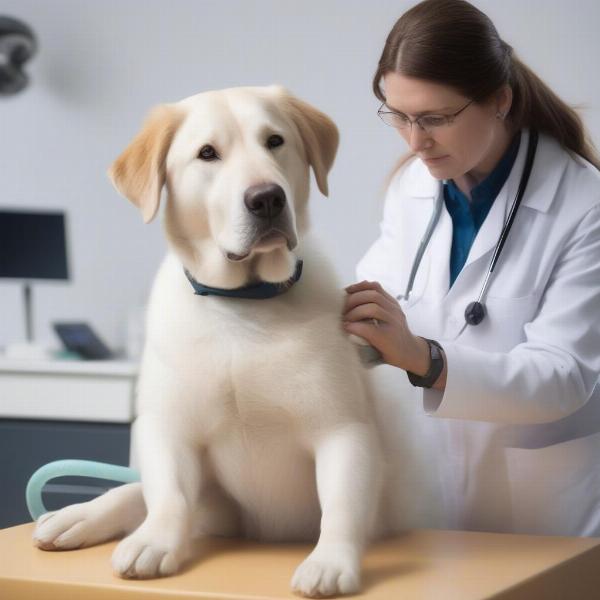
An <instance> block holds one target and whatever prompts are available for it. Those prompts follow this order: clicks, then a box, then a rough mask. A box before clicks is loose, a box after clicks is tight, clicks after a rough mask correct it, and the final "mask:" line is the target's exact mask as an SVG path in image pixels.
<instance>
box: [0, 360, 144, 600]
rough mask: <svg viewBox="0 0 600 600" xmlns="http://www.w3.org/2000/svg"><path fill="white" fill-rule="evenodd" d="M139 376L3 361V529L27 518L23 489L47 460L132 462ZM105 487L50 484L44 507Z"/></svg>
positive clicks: (120, 365) (94, 366) (65, 364)
mask: <svg viewBox="0 0 600 600" xmlns="http://www.w3.org/2000/svg"><path fill="white" fill-rule="evenodd" d="M136 375H137V365H136V364H135V363H129V362H124V361H64V360H63V361H59V360H54V361H52V360H46V361H41V360H38V361H26V360H9V359H6V358H0V456H2V457H3V460H0V489H1V490H2V493H1V494H0V527H9V526H11V525H17V524H18V523H26V522H27V521H29V519H30V517H29V513H28V511H27V508H26V506H25V486H26V484H27V481H28V479H29V477H30V476H31V475H32V474H33V473H34V472H35V471H36V470H37V469H38V468H39V467H41V466H42V465H44V464H46V463H48V462H52V461H54V460H60V459H66V458H80V459H87V460H97V461H100V462H108V463H115V464H120V465H127V464H129V462H130V437H131V435H130V428H131V427H130V424H131V421H132V420H133V416H134V386H135V379H136ZM84 484H85V485H84ZM106 485H107V484H106V482H104V481H102V480H89V479H88V480H81V479H78V478H61V480H60V482H58V481H55V483H52V484H50V485H48V486H46V488H45V489H46V493H45V494H44V495H45V500H46V506H47V508H48V509H49V510H54V509H56V508H59V507H61V506H65V505H66V504H73V503H75V502H83V501H86V500H90V499H91V498H92V497H94V496H96V495H98V494H100V493H102V492H103V491H105V489H106ZM0 598H2V596H1V595H0Z"/></svg>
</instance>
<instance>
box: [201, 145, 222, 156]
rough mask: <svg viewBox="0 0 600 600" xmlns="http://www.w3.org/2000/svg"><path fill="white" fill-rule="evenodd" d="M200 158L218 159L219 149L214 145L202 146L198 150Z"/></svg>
mask: <svg viewBox="0 0 600 600" xmlns="http://www.w3.org/2000/svg"><path fill="white" fill-rule="evenodd" d="M198 158H199V159H201V160H217V158H219V157H218V155H217V151H216V150H215V149H214V148H213V147H212V146H209V145H208V144H206V145H204V146H202V148H200V152H198Z"/></svg>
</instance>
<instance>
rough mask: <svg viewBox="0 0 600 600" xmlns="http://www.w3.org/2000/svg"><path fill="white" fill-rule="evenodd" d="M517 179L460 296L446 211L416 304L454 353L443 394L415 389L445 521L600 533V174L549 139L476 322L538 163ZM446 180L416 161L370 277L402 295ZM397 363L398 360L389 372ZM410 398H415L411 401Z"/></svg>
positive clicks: (372, 252)
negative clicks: (520, 190) (469, 309)
mask: <svg viewBox="0 0 600 600" xmlns="http://www.w3.org/2000/svg"><path fill="white" fill-rule="evenodd" d="M528 137H529V136H528V132H527V131H524V132H523V136H522V138H521V145H520V148H519V153H518V156H517V158H516V161H515V164H514V166H513V169H512V171H511V174H510V176H509V178H508V180H507V182H506V183H505V185H504V187H503V188H502V190H501V191H500V193H499V195H498V197H497V198H496V199H495V201H494V203H493V205H492V208H491V209H490V212H489V213H488V216H487V218H486V220H485V221H484V223H483V225H482V226H481V229H480V231H479V232H478V234H477V237H476V238H475V241H474V243H473V246H472V248H471V250H470V253H469V256H468V259H467V261H466V263H465V265H464V267H463V269H462V271H461V272H460V274H459V275H458V277H457V279H456V281H455V282H454V284H453V286H452V287H451V288H450V289H449V266H450V247H451V240H452V221H451V217H450V215H449V213H448V212H447V210H446V208H445V206H444V207H443V209H442V214H441V216H440V220H439V222H438V224H437V227H436V229H435V231H434V233H433V236H432V238H431V240H430V243H429V246H428V248H427V251H426V253H425V255H424V256H423V260H422V262H421V265H420V268H419V270H418V273H417V276H416V279H415V282H414V287H413V290H412V293H411V296H410V298H409V300H408V301H404V300H400V306H401V307H402V308H403V310H404V312H405V313H406V316H407V320H408V324H409V327H410V329H411V331H412V332H413V333H414V334H416V335H421V336H424V337H428V338H432V339H436V340H438V341H439V342H440V344H441V345H442V346H443V348H444V350H445V353H446V358H447V364H448V378H447V383H446V388H445V391H444V392H439V391H435V390H433V391H432V390H422V391H419V392H418V396H419V400H420V401H422V405H421V404H419V406H418V408H419V414H420V418H421V425H422V432H421V433H422V435H421V436H419V437H416V438H415V439H417V440H418V441H419V442H418V443H420V444H426V445H427V446H428V450H429V451H430V452H429V456H430V457H431V460H434V461H435V462H436V467H437V473H438V475H437V476H436V485H437V487H436V488H435V489H434V490H430V493H433V494H435V493H439V498H440V503H441V506H440V509H441V513H442V517H441V522H440V524H439V525H440V526H441V527H443V528H451V529H468V530H484V531H502V532H514V533H529V534H548V535H582V536H600V387H599V386H598V385H596V383H597V380H598V375H599V374H600V173H599V172H598V171H597V170H596V169H595V168H594V167H593V166H592V165H590V164H589V163H587V162H586V161H584V160H583V159H580V158H578V157H577V158H574V157H572V156H571V155H570V154H569V153H567V152H566V151H564V150H563V149H562V148H561V147H560V146H559V144H558V143H557V142H556V141H555V140H553V139H552V138H550V137H548V136H545V135H540V139H539V144H538V149H537V155H536V157H535V163H534V166H533V170H532V173H531V177H530V180H529V184H528V187H527V191H526V193H525V195H524V197H523V201H522V203H521V206H520V208H519V210H518V212H517V215H516V218H515V221H514V224H513V227H512V229H511V231H510V234H509V236H508V239H507V242H506V244H505V246H504V249H503V251H502V254H501V256H500V259H499V262H498V264H497V266H496V268H495V271H494V274H493V275H492V280H491V283H490V286H489V288H488V293H487V297H486V299H485V305H486V308H487V316H486V318H485V319H484V321H483V322H482V323H481V324H480V325H478V326H466V328H464V330H463V327H464V324H465V320H464V310H465V307H466V306H467V305H468V304H469V302H471V301H473V300H476V299H477V296H478V295H479V290H480V288H481V285H482V283H483V279H484V277H485V273H486V271H487V268H488V265H489V263H490V259H491V255H492V252H493V249H494V247H495V245H496V242H497V240H498V237H499V235H500V231H501V229H502V225H503V222H504V220H505V219H506V217H507V214H508V211H509V209H510V206H511V205H512V202H513V199H514V197H515V194H516V191H517V187H518V185H519V180H520V177H521V173H522V170H523V164H524V162H525V154H526V149H527V142H528ZM441 186H442V184H441V182H440V181H438V180H436V179H434V178H433V177H432V176H431V175H430V173H429V171H428V169H427V167H426V166H425V165H424V164H423V163H422V162H421V161H420V160H419V159H416V158H415V159H413V160H412V161H410V162H409V163H408V164H407V165H406V166H405V167H403V168H402V169H401V170H400V171H399V172H398V173H397V174H396V175H395V176H394V178H393V179H392V181H391V183H390V186H389V188H388V192H387V196H386V200H385V207H384V217H383V220H382V222H381V236H380V237H379V239H377V240H376V242H375V243H374V244H373V246H372V247H371V248H370V249H369V250H368V252H367V253H366V255H365V256H364V257H363V258H362V260H361V261H360V262H359V264H358V267H357V278H358V281H361V280H363V279H366V280H371V281H373V280H374V281H379V282H380V283H381V284H382V285H383V286H384V288H385V289H387V290H388V291H389V292H390V293H391V294H393V295H394V296H397V295H399V294H404V291H405V288H406V284H407V279H408V276H409V273H410V269H411V265H412V261H413V258H414V256H415V254H416V251H417V247H418V245H419V242H420V241H421V238H422V236H423V234H424V232H425V229H426V227H427V223H428V222H429V219H430V216H431V214H432V210H433V206H434V202H435V199H436V197H437V195H438V194H441V193H442V187H441ZM383 368H388V367H383ZM398 402H399V403H400V402H402V398H398Z"/></svg>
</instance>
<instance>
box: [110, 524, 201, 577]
mask: <svg viewBox="0 0 600 600" xmlns="http://www.w3.org/2000/svg"><path fill="white" fill-rule="evenodd" d="M189 556H190V543H189V541H187V540H184V539H182V537H181V536H177V535H175V534H173V532H172V531H168V530H165V528H157V527H152V526H150V525H148V524H147V523H143V524H142V525H141V526H140V527H139V528H138V529H137V530H136V531H134V532H133V533H132V534H131V535H130V536H128V537H126V538H125V539H124V540H123V541H122V542H120V543H119V545H118V546H117V547H116V548H115V551H114V552H113V555H112V558H111V563H112V567H113V570H114V571H115V573H116V574H117V575H119V577H123V578H136V579H152V578H154V577H166V576H168V575H173V574H174V573H176V572H177V571H178V570H179V569H180V567H181V565H182V564H183V563H184V562H185V561H186V560H187V559H188V558H189Z"/></svg>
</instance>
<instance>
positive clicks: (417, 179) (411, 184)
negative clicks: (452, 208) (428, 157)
mask: <svg viewBox="0 0 600 600" xmlns="http://www.w3.org/2000/svg"><path fill="white" fill-rule="evenodd" d="M407 187H408V191H409V193H410V195H411V196H412V198H413V199H414V205H415V206H418V207H419V210H423V211H426V214H427V219H426V220H425V221H424V225H423V227H422V231H419V236H420V237H419V241H420V239H421V238H422V236H423V235H424V234H425V230H426V229H427V225H426V223H427V222H429V219H430V217H431V215H433V212H434V210H435V203H436V200H437V199H438V198H440V197H441V199H442V211H441V214H440V218H439V221H438V224H437V226H436V228H435V230H434V231H433V234H432V236H431V240H430V241H429V244H428V245H427V249H426V250H425V254H424V255H423V259H422V261H421V264H420V265H419V269H418V271H417V278H416V280H415V288H416V289H419V288H422V287H424V285H425V282H424V281H422V280H421V278H422V277H423V274H424V273H427V274H428V275H427V282H426V286H427V294H428V295H431V296H433V297H438V298H442V297H444V296H445V295H446V294H447V293H448V289H449V287H450V248H451V246H452V218H451V217H450V213H449V212H448V210H447V209H446V204H445V203H444V201H443V189H442V182H441V181H439V180H437V179H435V178H434V177H432V176H431V174H430V173H429V169H428V168H427V167H426V165H425V164H424V163H423V162H422V161H420V160H418V161H417V162H416V163H415V164H414V166H413V169H411V171H410V176H409V177H408V182H407ZM417 246H418V243H417V244H415V250H416V247H417ZM430 266H431V267H432V268H429V267H430Z"/></svg>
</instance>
